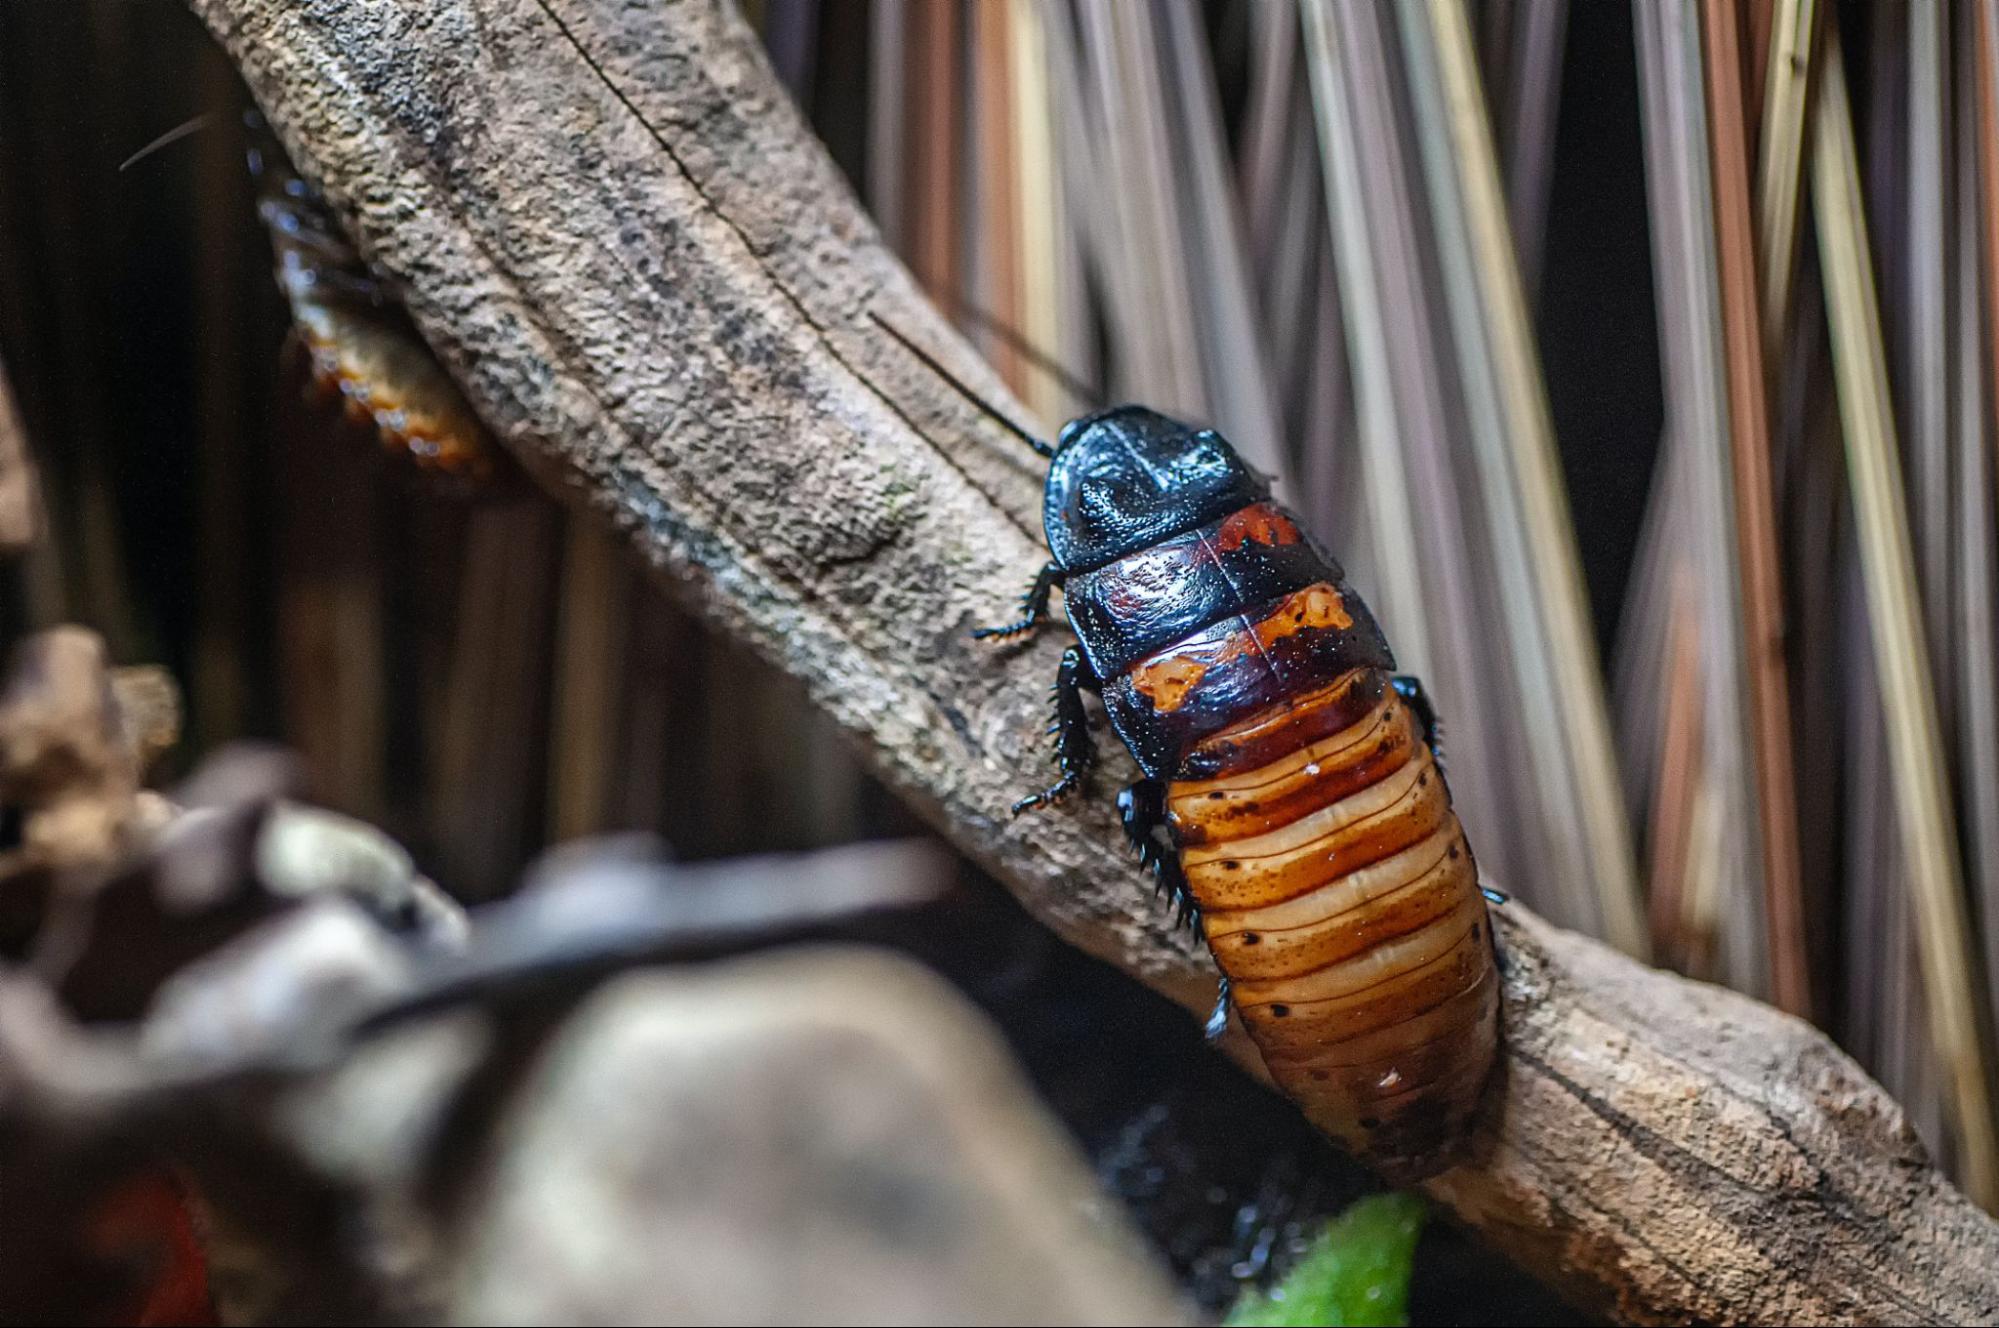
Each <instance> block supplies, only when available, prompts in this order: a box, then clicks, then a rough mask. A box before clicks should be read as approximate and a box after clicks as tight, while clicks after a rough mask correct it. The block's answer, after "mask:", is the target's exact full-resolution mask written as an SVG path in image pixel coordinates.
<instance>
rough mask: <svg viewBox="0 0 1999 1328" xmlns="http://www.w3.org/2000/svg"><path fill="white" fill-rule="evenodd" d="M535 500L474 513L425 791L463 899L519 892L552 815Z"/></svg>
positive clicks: (551, 550) (547, 629)
mask: <svg viewBox="0 0 1999 1328" xmlns="http://www.w3.org/2000/svg"><path fill="white" fill-rule="evenodd" d="M559 524H560V513H559V512H558V511H557V509H556V508H555V506H554V504H552V503H550V502H548V501H547V500H545V499H542V498H541V497H539V495H535V496H533V497H531V498H525V499H522V500H520V501H515V502H509V503H504V504H494V505H489V506H484V507H480V508H477V509H475V510H473V511H472V512H471V513H469V514H468V516H467V518H466V522H465V544H464V549H465V557H464V564H463V568H462V571H461V573H460V579H459V584H458V587H457V592H456V593H457V604H456V611H455V613H454V621H453V623H452V638H451V647H450V658H449V660H448V662H447V663H446V665H445V677H446V679H447V681H446V685H445V689H444V693H443V702H442V708H441V713H440V714H438V716H437V717H436V720H435V728H434V732H433V735H432V738H431V742H432V757H431V762H432V763H431V766H430V768H429V769H428V771H427V772H426V773H427V774H428V778H427V779H426V781H425V784H426V787H427V788H428V789H429V791H430V802H429V806H428V807H427V808H426V812H427V814H428V819H429V823H430V838H431V840H432V842H433V843H434V845H435V846H436V850H437V859H438V876H439V879H440V880H443V881H446V882H448V883H449V884H450V886H451V889H452V891H453V892H454V893H455V894H458V895H459V896H460V897H462V898H469V899H483V898H490V897H491V896H492V895H494V894H495V893H497V892H498V891H500V890H501V889H503V888H504V887H506V886H507V885H509V884H511V882H512V881H513V878H514V875H515V873H516V872H518V871H519V869H520V865H521V861H522V859H523V858H524V857H525V855H526V853H527V852H528V850H529V848H530V847H531V846H532V845H533V844H535V843H538V842H540V840H541V839H542V833H541V830H542V814H543V812H544V810H545V808H546V806H547V802H546V794H545V792H544V788H543V784H544V780H545V776H546V760H545V757H544V753H543V748H544V747H545V745H546V743H547V741H548V735H549V725H548V719H549V709H548V703H549V663H550V659H549V656H550V651H551V647H552V642H553V640H554V632H553V630H552V629H553V625H554V624H553V617H554V604H553V596H554V587H555V570H556V568H555V564H556V555H557V544H556V537H557V534H558V527H559Z"/></svg>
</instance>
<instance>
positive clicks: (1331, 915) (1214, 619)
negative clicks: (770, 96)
mask: <svg viewBox="0 0 1999 1328" xmlns="http://www.w3.org/2000/svg"><path fill="white" fill-rule="evenodd" d="M876 321H877V322H878V323H880V325H881V326H882V327H883V328H884V329H885V330H887V331H888V332H889V333H890V334H891V335H892V336H894V337H895V338H896V339H897V340H898V341H899V342H901V344H902V345H903V346H904V347H905V348H906V349H908V350H909V351H910V352H911V353H913V354H914V355H916V356H917V357H918V358H919V359H921V360H922V361H923V362H924V363H925V364H926V365H928V367H929V368H930V369H931V370H932V371H933V372H935V373H937V374H938V375H939V376H940V377H942V378H943V379H944V380H945V381H946V382H948V383H950V384H951V385H952V386H953V387H954V388H955V389H956V390H957V391H959V392H960V393H962V394H963V395H965V396H966V397H967V398H968V399H969V400H971V401H972V403H973V404H974V405H976V406H978V407H979V408H980V409H981V410H983V411H985V412H986V413H987V414H988V415H990V416H991V417H992V418H994V419H995V420H997V421H998V422H999V423H1001V424H1002V425H1003V426H1004V427H1006V428H1007V429H1009V430H1010V431H1011V432H1013V433H1014V434H1015V435H1017V436H1018V437H1020V438H1022V439H1024V440H1025V441H1026V442H1027V443H1028V444H1029V445H1030V446H1032V447H1033V448H1034V449H1035V451H1036V452H1038V453H1040V454H1041V455H1042V456H1044V457H1046V458H1048V461H1049V467H1048V478H1047V485H1046V492H1045V498H1044V503H1043V513H1042V520H1043V525H1044V527H1045V529H1046V532H1047V539H1048V548H1049V553H1050V555H1051V556H1050V558H1049V561H1048V563H1047V564H1046V565H1045V566H1044V567H1042V568H1041V570H1040V571H1039V572H1038V573H1036V575H1035V577H1034V580H1033V583H1032V584H1031V585H1030V586H1029V588H1028V590H1027V593H1026V595H1025V596H1024V597H1023V599H1022V603H1021V610H1022V612H1021V617H1020V618H1019V619H1018V620H1016V621H1014V622H1010V623H1007V624H1005V625H1004V626H1000V627H990V628H982V629H979V630H978V631H977V632H975V633H974V635H975V636H979V637H982V638H987V639H1010V638H1018V637H1022V636H1024V635H1026V634H1027V633H1030V632H1032V631H1034V630H1035V629H1036V628H1037V627H1039V626H1040V625H1041V624H1042V623H1043V622H1044V621H1045V620H1046V619H1047V617H1048V612H1049V599H1050V596H1051V595H1052V593H1053V592H1054V591H1055V590H1056V589H1058V588H1059V589H1061V591H1062V593H1063V600H1064V604H1065V607H1066V608H1067V611H1068V617H1069V624H1070V626H1071V627H1072V628H1073V629H1074V631H1075V635H1076V638H1077V643H1076V644H1075V645H1071V646H1070V647H1069V648H1068V650H1067V651H1066V652H1064V654H1063V656H1062V662H1061V665H1060V668H1059V669H1058V671H1057V673H1056V677H1055V688H1054V694H1055V699H1054V710H1055V722H1054V724H1053V725H1052V726H1051V727H1050V730H1049V731H1050V732H1051V733H1052V734H1053V735H1054V739H1055V755H1056V760H1057V763H1058V765H1059V767H1060V771H1061V778H1060V780H1059V781H1058V782H1056V783H1055V784H1054V785H1053V786H1052V787H1050V788H1047V789H1045V790H1043V791H1042V792H1039V793H1035V794H1033V795H1032V796H1030V797H1026V798H1023V799H1021V800H1020V802H1018V803H1016V804H1015V805H1014V808H1013V810H1014V813H1015V814H1016V815H1018V814H1020V813H1021V812H1024V811H1027V810H1029V809H1031V808H1034V807H1040V806H1044V805H1046V804H1049V803H1052V802H1055V801H1056V800H1058V799H1060V798H1062V797H1063V796H1065V795H1067V794H1068V793H1070V792H1071V791H1073V790H1075V789H1076V788H1078V787H1079V786H1080V785H1081V784H1082V783H1083V782H1084V779H1085V777H1086V775H1087V774H1088V772H1089V770H1090V768H1091V765H1092V763H1093V761H1094V759H1095V746H1094V743H1093V740H1092V738H1091V735H1090V729H1089V723H1088V717H1087V713H1086V711H1085V709H1084V703H1083V693H1084V692H1085V691H1094V692H1096V693H1098V694H1099V696H1100V697H1101V698H1102V701H1103V707H1104V710H1105V711H1106V712H1107V714H1108V716H1109V719H1110V724H1111V728H1112V729H1113V730H1114V731H1115V732H1116V733H1117V735H1118V737H1119V738H1121V739H1123V741H1124V744H1125V746H1126V747H1128V748H1130V750H1131V754H1132V756H1133V757H1134V758H1135V759H1136V761H1137V762H1138V766H1139V769H1140V771H1141V772H1142V774H1143V776H1144V777H1143V778H1141V779H1140V780H1138V781H1137V782H1136V783H1134V784H1132V785H1131V786H1130V787H1128V788H1126V789H1125V790H1124V791H1123V792H1122V793H1120V794H1119V795H1118V808H1119V811H1120V812H1121V813H1122V816H1123V821H1124V831H1125V835H1126V836H1127V838H1128V839H1129V840H1130V843H1131V846H1132V847H1133V848H1134V849H1135V850H1136V852H1137V854H1138V857H1139V859H1140V861H1141V862H1142V864H1143V865H1144V867H1145V868H1146V869H1148V870H1149V871H1150V872H1151V873H1152V874H1153V876H1154V878H1155V880H1156V882H1157V886H1158V888H1159V889H1160V891H1162V892H1164V893H1167V894H1168V895H1170V897H1171V900H1172V902H1173V904H1174V906H1175V907H1177V908H1178V909H1179V910H1180V916H1181V918H1182V919H1183V920H1185V921H1187V922H1188V923H1189V924H1190V925H1192V926H1194V927H1196V928H1197V929H1199V930H1200V931H1201V933H1202V934H1203V935H1204V936H1205V938H1206V941H1207V945H1208V949H1209V951H1210V953H1211V954H1213V956H1214V959H1215V963H1216V966H1217V967H1218V968H1219V969H1220V970H1221V975H1222V977H1221V982H1222V986H1221V996H1220V1000H1219V1002H1218V1004H1217V1007H1216V1019H1215V1020H1214V1021H1212V1022H1211V1025H1210V1028H1211V1032H1217V1033H1218V1032H1219V1031H1220V1029H1221V1027H1222V1026H1224V1024H1225V1021H1226V1017H1227V1011H1228V1008H1229V1007H1230V1005H1233V1007H1234V1009H1235V1010H1236V1012H1237V1013H1238V1015H1239V1016H1240V1018H1241V1020H1242V1022H1243V1025H1244V1027H1245V1028H1246V1029H1247V1030H1248V1032H1249V1035H1250V1037H1251V1038H1252V1039H1253V1040H1254V1041H1255V1043H1256V1045H1257V1048H1258V1049H1259V1050H1260V1051H1261V1053H1262V1056H1263V1061H1264V1064H1265V1065H1266V1066H1268V1067H1269V1070H1270V1073H1271V1077H1272V1078H1273V1079H1275V1080H1276V1081H1277V1084H1278V1086H1279V1087H1280V1088H1281V1089H1283V1091H1284V1092H1285V1093H1286V1094H1287V1095H1288V1096H1289V1097H1290V1098H1291V1100H1292V1101H1293V1102H1294V1103H1296V1104H1297V1106H1298V1107H1299V1108H1300V1109H1301V1110H1302V1111H1303V1112H1304V1114H1305V1115H1306V1116H1307V1117H1308V1118H1309V1119H1310V1120H1311V1121H1312V1122H1313V1123H1314V1124H1315V1125H1317V1126H1318V1127H1319V1128H1320V1129H1322V1130H1324V1131H1326V1132H1327V1133H1329V1134H1331V1135H1333V1136H1334V1137H1336V1138H1338V1139H1341V1140H1343V1141H1344V1142H1345V1143H1346V1144H1347V1145H1348V1146H1349V1147H1350V1148H1351V1149H1352V1151H1353V1152H1354V1153H1356V1154H1357V1155H1358V1156H1360V1158H1361V1159H1362V1160H1363V1161H1366V1162H1368V1163H1369V1164H1370V1165H1372V1166H1373V1167H1374V1168H1375V1169H1376V1170H1377V1171H1380V1172H1382V1173H1383V1174H1384V1175H1386V1176H1388V1177H1389V1178H1390V1179H1392V1180H1395V1181H1398V1182H1402V1181H1409V1180H1414V1179H1420V1178H1422V1177H1424V1176H1427V1175H1430V1174H1433V1173H1434V1172H1436V1171H1438V1170H1441V1169H1442V1168H1443V1167H1445V1166H1447V1165H1449V1164H1450V1163H1451V1162H1452V1161H1453V1160H1454V1157H1455V1153H1456V1145H1457V1144H1458V1142H1459V1140H1460V1138H1461V1136H1462V1134H1463V1132H1464V1128H1465V1125H1466V1123H1467V1121H1468V1120H1469V1118H1470V1116H1471V1114H1472V1112H1473V1111H1474V1109H1475V1108H1476V1106H1477V1103H1478V1098H1479V1095H1480V1091H1481V1089H1482V1088H1483V1086H1484V1083H1485V1081H1486V1079H1487V1077H1488V1075H1489V1073H1490V1070H1491V1068H1492V1063H1493V1059H1494V1053H1495V1048H1496V1045H1497V1037H1498V1007H1499V982H1498V976H1497V970H1496V968H1495V959H1494V951H1493V943H1492V934H1491V925H1490V921H1489V919H1488V917H1487V913H1486V900H1487V898H1488V897H1490V898H1492V899H1494V900H1498V899H1500V898H1503V896H1500V895H1498V894H1497V893H1496V892H1492V893H1490V894H1488V892H1485V891H1484V890H1482V888H1481V886H1480V884H1479V879H1478V868H1477V865H1476V863H1475V861H1474V859H1473V857H1472V852H1471V847H1470V845H1469V844H1468V843H1467V842H1466V841H1465V835H1464V831H1463V830H1462V828H1461V827H1460V826H1459V824H1458V819H1457V815H1456V813H1455V812H1454V811H1453V810H1452V807H1451V796H1450V791H1449V787H1448V785H1447V784H1446V782H1445V779H1444V770H1443V762H1442V756H1441V742H1440V733H1439V726H1438V723H1437V717H1436V714H1435V711H1434V710H1433V709H1432V707H1431V705H1430V701H1429V698H1428V696H1427V695H1426V694H1425V692H1424V690H1423V687H1422V684H1421V683H1420V682H1418V681H1417V680H1416V679H1415V678H1413V677H1408V676H1404V675H1400V674H1398V673H1397V672H1396V668H1395V658H1394V656H1393V654H1391V653H1390V651H1389V648H1388V643H1387V641H1386V640H1385V639H1384V637H1383V635H1382V632H1381V629H1380V627H1379V626H1377V625H1376V623H1375V620H1374V616H1373V615H1372V614H1371V613H1370V612H1369V611H1368V607H1367V605H1366V603H1365V602H1363V601H1362V599H1361V597H1360V596H1359V595H1358V594H1356V593H1355V592H1354V590H1353V588H1352V587H1351V586H1349V585H1348V584H1347V582H1346V576H1345V573H1344V572H1343V571H1342V570H1341V568H1340V565H1339V563H1338V562H1337V561H1335V560H1334V558H1333V557H1332V555H1331V554H1329V553H1328V552H1327V551H1326V550H1325V549H1324V548H1323V547H1322V546H1321V545H1320V544H1319V543H1318V542H1317V541H1316V540H1315V539H1313V538H1312V537H1311V535H1310V534H1308V533H1307V532H1306V531H1305V529H1304V528H1303V527H1302V526H1301V524H1300V523H1299V520H1298V518H1297V517H1296V516H1295V515H1293V514H1292V513H1291V512H1290V511H1288V510H1287V509H1285V508H1284V507H1282V506H1281V505H1279V504H1278V503H1276V502H1273V501H1272V499H1271V492H1270V481H1269V479H1268V478H1267V477H1265V476H1263V475H1261V474H1259V473H1257V472H1256V471H1254V470H1252V469H1251V468H1250V467H1249V466H1248V465H1246V464H1245V463H1244V462H1243V460H1242V458H1241V457H1240V456H1239V455H1237V453H1236V451H1235V449H1234V448H1232V447H1231V446H1229V444H1228V442H1227V441H1226V440H1224V439H1223V438H1222V436H1221V435H1220V434H1219V433H1217V432H1215V431H1214V430H1213V429H1206V428H1195V427H1193V426H1190V425H1187V424H1183V423H1181V422H1180V421H1178V420H1175V419H1171V418H1169V417H1167V416H1166V415H1163V414H1160V413H1159V412H1158V411H1154V410H1150V409H1147V408H1146V407H1143V406H1135V405H1123V406H1117V407H1114V408H1112V409H1108V410H1102V411H1098V412H1096V413H1094V414H1090V415H1085V416H1083V417H1081V418H1079V419H1076V420H1072V421H1070V422H1069V423H1068V424H1067V425H1066V426H1064V427H1063V429H1062V431H1061V433H1060V435H1059V436H1058V441H1057V443H1056V444H1055V445H1054V446H1050V445H1049V444H1047V443H1046V442H1043V441H1041V440H1040V439H1037V438H1035V437H1034V436H1033V435H1032V434H1030V433H1028V432H1027V431H1026V430H1024V429H1022V428H1021V427H1020V426H1019V425H1017V424H1014V423H1013V422H1012V421H1010V420H1008V419H1006V417H1005V416H1004V415H1002V414H1001V413H1000V412H999V411H997V410H996V409H995V408H993V407H992V406H991V405H989V404H988V403H986V402H984V401H982V400H981V399H980V398H979V397H978V396H977V395H976V394H974V393H973V392H972V391H971V390H970V389H969V388H967V387H966V386H965V385H964V384H963V383H961V382H959V381H958V380H957V379H955V378H953V377H952V376H951V374H950V373H949V372H947V371H946V370H945V369H944V368H943V367H942V366H941V365H939V364H938V363H937V361H936V360H935V359H934V358H932V357H931V356H929V355H928V354H926V353H925V352H924V351H922V350H921V349H920V348H918V347H917V346H915V345H914V344H912V343H911V342H910V341H909V340H908V339H907V338H906V337H903V336H902V335H901V334H900V333H898V332H896V330H895V329H894V328H892V327H889V326H888V324H886V323H885V322H881V320H879V319H877V320H876Z"/></svg>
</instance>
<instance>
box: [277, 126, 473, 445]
mask: <svg viewBox="0 0 1999 1328" xmlns="http://www.w3.org/2000/svg"><path fill="white" fill-rule="evenodd" d="M246 121H247V128H248V129H249V132H250V135H251V144H252V146H251V148H250V154H249V164H250V174H251V176H252V177H253V178H254V179H255V180H256V182H257V192H258V199H257V215H258V217H259V218H260V219H261V220H262V221H263V223H264V225H265V227H266V229H268V230H269V231H270V234H271V248H272V251H273V252H274V254H275V255H276V258H277V279H278V286H279V288H280V289H281V290H282V291H283V292H284V294H285V299H286V301H287V302H288V303H289V304H290V305H291V312H292V325H293V327H294V328H295V329H296V333H297V336H298V339H299V341H300V343H301V344H303V346H304V347H305V351H306V354H307V357H308V359H309V362H310V365H311V372H312V379H313V384H314V386H315V387H316V388H317V389H318V390H319V391H321V392H323V393H325V394H327V395H329V396H335V397H337V398H338V399H339V400H340V401H341V402H342V403H343V404H344V406H345V410H346V414H347V416H348V418H349V419H351V420H353V421H354V422H355V423H356V424H359V425H362V426H364V427H369V428H372V429H373V430H374V431H375V435H376V437H377V438H378V439H379V440H380V441H381V444H382V447H383V448H384V449H385V450H386V451H388V452H389V453H390V454H392V455H396V456H402V457H407V458H408V459H409V460H411V461H412V462H414V463H415V464H416V465H417V466H419V467H421V468H423V469H425V470H430V471H436V472H441V473H443V474H447V475H452V476H466V477H472V478H477V477H480V476H483V475H485V474H487V473H488V472H489V471H490V470H491V469H492V466H493V462H494V457H495V450H494V446H493V444H492V442H491V441H490V439H489V438H488V436H487V434H486V431H485V429H484V427H483V426H481V425H480V423H479V417H478V416H477V415H475V414H474V413H473V411H472V407H471V406H470V405H469V404H468V403H467V402H466V400H465V397H464V395H463V394H462V393H461V392H460V391H459V390H458V385H457V384H456V383H454V382H452V381H451V376H450V375H449V374H447V373H446V372H445V371H444V368H443V366H442V365H440V364H438V362H437V360H436V358H435V357H434V356H433V355H432V354H431V352H430V347H429V346H428V345H426V344H425V343H424V340H423V338H422V337H421V336H419V335H418V334H417V330H416V327H415V326H414V325H413V324H412V323H411V322H410V320H409V315H408V314H407V313H406V312H405V311H404V310H403V308H402V306H401V305H400V304H398V303H397V302H396V300H395V299H394V298H393V296H392V295H391V294H390V293H389V291H388V289H387V286H386V284H385V283H384V281H383V279H382V278H381V277H379V276H377V275H376V274H375V273H374V272H373V271H372V270H371V269H370V268H369V267H368V265H367V263H366V262H364V261H363V260H362V258H361V255H360V254H359V253H358V252H357V251H356V250H355V248H354V246H353V245H352V244H351V243H350V242H349V241H348V239H347V237H346V236H345V235H344V234H343V233H342V232H341V229H340V225H339V223H338V222H337V221H335V220H334V218H333V215H332V213H331V212H329V211H328V210H327V207H326V203H325V200H324V199H322V198H321V197H320V196H319V193H318V191H317V190H315V189H314V188H313V187H312V186H311V185H310V184H308V183H306V181H305V180H303V179H302V178H300V176H299V174H298V172H297V171H295V170H293V169H292V167H291V163H290V162H288V161H286V160H285V159H284V155H283V154H282V153H281V152H280V151H279V150H278V148H277V145H276V142H275V141H274V140H273V139H272V137H271V135H270V131H269V129H267V128H266V127H265V126H264V124H263V120H262V118H261V117H259V116H257V115H256V114H255V113H254V112H252V113H251V114H250V115H249V116H247V117H246Z"/></svg>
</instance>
